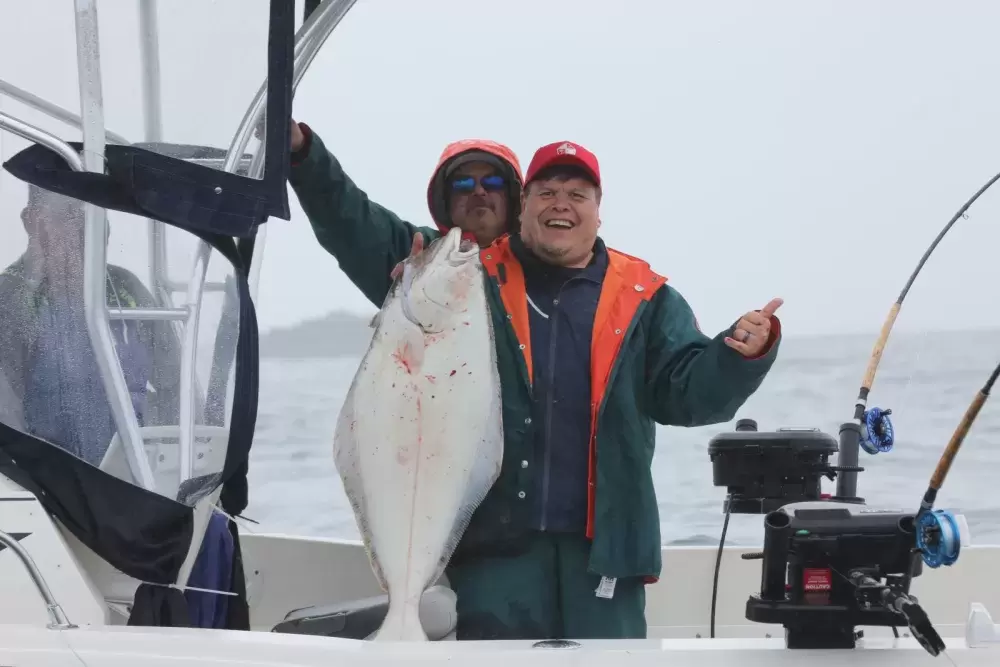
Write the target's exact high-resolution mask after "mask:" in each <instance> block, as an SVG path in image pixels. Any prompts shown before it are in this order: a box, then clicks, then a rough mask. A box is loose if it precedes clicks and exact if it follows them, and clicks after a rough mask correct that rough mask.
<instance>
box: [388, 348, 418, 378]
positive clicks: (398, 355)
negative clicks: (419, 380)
mask: <svg viewBox="0 0 1000 667" xmlns="http://www.w3.org/2000/svg"><path fill="white" fill-rule="evenodd" d="M392 358H393V359H395V360H396V363H398V364H399V365H400V366H402V367H403V368H405V369H406V372H407V373H413V366H414V365H415V364H414V361H415V360H414V358H413V347H412V346H411V345H410V344H409V343H408V342H407V343H403V346H402V347H401V348H397V349H396V351H395V352H393V353H392ZM393 386H395V385H393Z"/></svg>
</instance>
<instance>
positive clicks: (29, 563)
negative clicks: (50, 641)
mask: <svg viewBox="0 0 1000 667" xmlns="http://www.w3.org/2000/svg"><path fill="white" fill-rule="evenodd" d="M0 545H3V546H6V547H7V548H9V549H10V550H11V551H13V552H14V554H15V555H16V556H17V557H18V558H20V559H21V562H22V563H24V567H25V569H26V570H28V575H29V576H30V577H31V580H32V581H33V582H34V584H35V587H36V588H37V589H38V592H39V594H41V596H42V600H44V601H45V607H46V609H47V610H48V612H49V619H50V623H49V626H48V627H49V628H51V629H53V630H68V629H71V628H75V627H76V626H75V625H73V624H72V623H70V622H69V618H68V617H67V616H66V612H64V611H63V608H62V607H61V606H59V603H58V602H56V599H55V597H54V596H53V595H52V590H51V589H50V588H49V585H48V584H47V583H46V582H45V577H43V576H42V573H41V571H40V570H39V569H38V566H37V565H36V564H35V561H34V560H33V559H32V558H31V555H30V554H28V552H27V550H26V549H25V548H24V547H23V546H21V543H20V542H18V541H17V540H15V539H14V538H13V537H11V536H10V535H8V534H7V533H5V532H3V531H2V530H0Z"/></svg>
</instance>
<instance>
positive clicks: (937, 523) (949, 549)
mask: <svg viewBox="0 0 1000 667" xmlns="http://www.w3.org/2000/svg"><path fill="white" fill-rule="evenodd" d="M917 548H918V549H920V553H921V555H922V556H923V559H924V563H926V564H927V567H941V566H942V565H954V564H955V561H957V560H958V554H959V552H960V551H961V549H962V536H961V533H960V532H959V526H958V520H957V519H955V515H954V514H952V513H951V512H949V511H948V510H931V511H923V512H920V513H919V516H918V517H917Z"/></svg>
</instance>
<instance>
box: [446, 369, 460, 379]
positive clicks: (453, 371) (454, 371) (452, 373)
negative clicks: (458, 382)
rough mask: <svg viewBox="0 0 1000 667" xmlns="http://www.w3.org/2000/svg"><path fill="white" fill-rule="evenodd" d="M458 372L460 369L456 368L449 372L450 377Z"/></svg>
mask: <svg viewBox="0 0 1000 667" xmlns="http://www.w3.org/2000/svg"><path fill="white" fill-rule="evenodd" d="M457 372H458V371H456V370H452V372H450V373H448V377H451V376H452V375H454V374H455V373H457Z"/></svg>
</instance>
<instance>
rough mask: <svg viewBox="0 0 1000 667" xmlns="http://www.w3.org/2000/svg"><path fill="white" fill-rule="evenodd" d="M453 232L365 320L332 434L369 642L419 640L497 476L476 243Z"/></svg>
mask: <svg viewBox="0 0 1000 667" xmlns="http://www.w3.org/2000/svg"><path fill="white" fill-rule="evenodd" d="M460 235H461V231H460V230H458V229H452V230H451V231H450V232H449V233H448V234H447V235H446V236H444V237H442V238H440V239H437V240H435V241H434V242H433V243H431V244H430V245H429V246H428V247H427V248H426V249H425V250H424V251H423V252H421V253H420V254H418V255H417V256H416V257H412V258H409V259H407V260H406V262H405V263H404V265H403V272H402V274H401V276H400V277H398V278H397V279H396V281H395V283H394V284H393V286H392V288H391V289H390V291H389V294H388V296H387V297H386V300H385V302H384V304H383V305H382V309H381V310H380V311H379V313H378V314H377V315H376V316H375V318H374V319H373V320H372V326H373V327H374V328H375V332H374V335H373V336H372V341H371V345H370V347H369V349H368V352H367V353H366V354H365V357H364V359H363V360H362V361H361V365H360V366H359V368H358V371H357V374H356V375H355V376H354V381H353V383H352V384H351V389H350V391H349V392H348V394H347V398H346V399H345V401H344V405H343V408H342V409H341V412H340V417H339V420H338V422H337V429H336V435H335V436H334V445H333V448H334V460H335V462H336V465H337V470H338V472H339V473H340V477H341V479H342V480H343V483H344V490H345V491H346V493H347V497H348V499H349V500H350V502H351V505H352V507H353V509H354V517H355V519H356V521H357V523H358V529H359V531H360V532H361V536H362V539H363V540H364V543H365V547H366V549H367V551H368V556H369V559H370V560H371V565H372V570H373V571H374V572H375V576H376V578H377V579H378V582H379V584H380V585H381V586H382V589H383V590H385V591H386V592H387V593H388V594H389V611H388V613H387V614H386V617H385V620H384V621H383V623H382V626H381V628H380V629H379V631H378V632H377V633H376V634H375V636H374V637H373V639H375V640H410V641H426V640H427V635H426V634H425V633H424V630H423V628H422V627H421V624H420V617H419V604H420V598H421V595H422V594H423V592H424V590H425V589H426V588H427V587H428V586H430V585H431V584H432V583H434V581H435V580H437V578H438V577H440V575H441V573H442V572H443V571H444V568H445V566H446V565H447V563H448V560H449V559H450V558H451V555H452V553H453V552H454V550H455V546H456V545H457V544H458V540H459V538H460V537H461V536H462V533H463V532H464V531H465V529H466V527H467V526H468V524H469V519H470V518H471V516H472V513H473V511H474V510H475V509H476V508H477V507H478V506H479V504H480V503H481V502H482V500H483V498H484V497H485V496H486V493H487V492H488V491H489V490H490V487H492V486H493V483H494V482H495V481H496V479H497V477H498V476H499V474H500V464H501V460H502V458H503V426H502V422H501V403H500V376H499V373H498V371H497V364H496V350H495V348H494V345H493V336H494V332H493V324H492V320H491V319H490V312H489V304H488V303H487V301H486V291H485V285H484V283H483V275H482V273H481V268H480V267H481V263H480V260H479V248H478V247H476V246H475V244H468V245H467V242H465V241H461V240H460Z"/></svg>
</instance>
